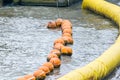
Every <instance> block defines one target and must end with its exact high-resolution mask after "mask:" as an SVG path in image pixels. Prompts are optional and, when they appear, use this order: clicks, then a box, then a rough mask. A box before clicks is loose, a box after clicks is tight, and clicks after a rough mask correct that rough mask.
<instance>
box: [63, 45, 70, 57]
mask: <svg viewBox="0 0 120 80" xmlns="http://www.w3.org/2000/svg"><path fill="white" fill-rule="evenodd" d="M61 53H62V54H63V55H69V56H71V55H72V48H71V47H67V46H64V47H62V48H61Z"/></svg>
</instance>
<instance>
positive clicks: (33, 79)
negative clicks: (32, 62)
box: [24, 75, 35, 80]
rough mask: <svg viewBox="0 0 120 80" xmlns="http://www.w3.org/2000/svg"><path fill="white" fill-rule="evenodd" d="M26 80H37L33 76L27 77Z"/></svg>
mask: <svg viewBox="0 0 120 80" xmlns="http://www.w3.org/2000/svg"><path fill="white" fill-rule="evenodd" d="M24 78H25V79H26V80H35V77H34V76H33V75H25V76H24Z"/></svg>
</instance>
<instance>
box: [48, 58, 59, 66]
mask: <svg viewBox="0 0 120 80" xmlns="http://www.w3.org/2000/svg"><path fill="white" fill-rule="evenodd" d="M50 62H51V63H52V64H53V65H54V67H55V68H58V67H60V65H61V61H60V59H59V58H51V59H50Z"/></svg>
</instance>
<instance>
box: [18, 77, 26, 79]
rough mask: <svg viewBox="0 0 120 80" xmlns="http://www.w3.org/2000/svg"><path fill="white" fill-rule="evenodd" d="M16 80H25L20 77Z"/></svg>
mask: <svg viewBox="0 0 120 80" xmlns="http://www.w3.org/2000/svg"><path fill="white" fill-rule="evenodd" d="M17 80H27V79H26V78H24V77H20V78H18V79H17Z"/></svg>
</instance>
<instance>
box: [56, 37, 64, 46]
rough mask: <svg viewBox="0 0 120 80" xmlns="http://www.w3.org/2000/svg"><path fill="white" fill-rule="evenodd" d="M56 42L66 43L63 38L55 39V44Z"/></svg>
mask: <svg viewBox="0 0 120 80" xmlns="http://www.w3.org/2000/svg"><path fill="white" fill-rule="evenodd" d="M56 43H61V44H63V45H65V42H64V40H63V39H62V38H58V39H56V40H55V41H54V45H55V44H56Z"/></svg>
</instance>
